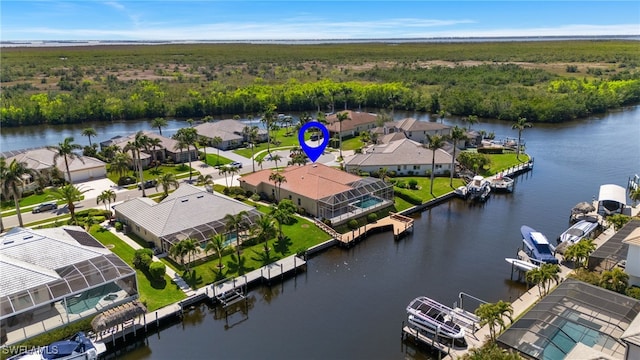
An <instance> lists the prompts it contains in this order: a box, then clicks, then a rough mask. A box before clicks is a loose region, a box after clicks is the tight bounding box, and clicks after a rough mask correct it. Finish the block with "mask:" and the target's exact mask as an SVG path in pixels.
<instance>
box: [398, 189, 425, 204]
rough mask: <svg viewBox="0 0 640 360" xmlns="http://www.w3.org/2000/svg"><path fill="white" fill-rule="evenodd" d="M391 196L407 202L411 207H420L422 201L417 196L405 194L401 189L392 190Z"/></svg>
mask: <svg viewBox="0 0 640 360" xmlns="http://www.w3.org/2000/svg"><path fill="white" fill-rule="evenodd" d="M393 194H394V195H395V196H397V197H399V198H400V199H402V200H404V201H406V202H408V203H409V204H412V205H422V199H421V198H420V197H418V196H417V195H414V194H411V193H405V192H403V191H402V190H401V189H393Z"/></svg>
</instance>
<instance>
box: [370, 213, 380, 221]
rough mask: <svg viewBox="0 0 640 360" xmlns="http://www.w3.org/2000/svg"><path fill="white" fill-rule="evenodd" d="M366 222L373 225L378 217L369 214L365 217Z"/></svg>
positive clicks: (374, 214)
mask: <svg viewBox="0 0 640 360" xmlns="http://www.w3.org/2000/svg"><path fill="white" fill-rule="evenodd" d="M367 221H368V222H370V223H374V222H376V221H378V215H377V214H376V213H371V214H369V215H367Z"/></svg>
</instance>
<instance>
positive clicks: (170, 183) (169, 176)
mask: <svg viewBox="0 0 640 360" xmlns="http://www.w3.org/2000/svg"><path fill="white" fill-rule="evenodd" d="M158 186H162V193H163V195H162V198H163V199H164V198H166V197H167V196H169V189H171V187H174V188H176V189H177V188H179V187H180V183H179V182H178V180H177V179H176V175H175V174H173V173H165V174H162V175H161V176H160V177H159V178H158V183H157V184H156V190H157V189H158Z"/></svg>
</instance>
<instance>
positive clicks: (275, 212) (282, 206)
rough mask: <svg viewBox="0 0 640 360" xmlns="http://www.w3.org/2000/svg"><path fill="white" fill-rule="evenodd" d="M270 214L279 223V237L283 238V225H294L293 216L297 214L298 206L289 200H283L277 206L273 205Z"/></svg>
mask: <svg viewBox="0 0 640 360" xmlns="http://www.w3.org/2000/svg"><path fill="white" fill-rule="evenodd" d="M270 208H271V211H270V214H271V216H273V218H274V219H276V221H277V222H278V237H282V235H283V233H282V225H288V224H291V223H293V220H294V217H293V215H294V214H295V213H296V210H297V209H296V206H295V205H294V204H293V202H292V201H291V200H289V199H283V200H282V201H280V202H279V203H277V204H275V205H271V207H270Z"/></svg>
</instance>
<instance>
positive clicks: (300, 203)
mask: <svg viewBox="0 0 640 360" xmlns="http://www.w3.org/2000/svg"><path fill="white" fill-rule="evenodd" d="M301 205H302V201H300V198H298V206H301Z"/></svg>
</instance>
